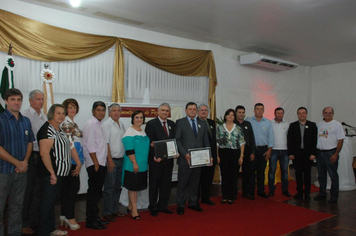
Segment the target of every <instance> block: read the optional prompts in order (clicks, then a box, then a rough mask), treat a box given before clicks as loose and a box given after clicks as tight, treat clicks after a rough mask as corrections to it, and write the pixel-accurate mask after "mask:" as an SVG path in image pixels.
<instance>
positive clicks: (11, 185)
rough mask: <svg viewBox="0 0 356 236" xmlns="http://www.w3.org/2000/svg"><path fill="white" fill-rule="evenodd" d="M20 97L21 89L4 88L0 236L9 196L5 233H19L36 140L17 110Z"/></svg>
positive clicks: (0, 128)
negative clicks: (30, 161) (30, 159)
mask: <svg viewBox="0 0 356 236" xmlns="http://www.w3.org/2000/svg"><path fill="white" fill-rule="evenodd" d="M22 99H23V96H22V93H21V91H20V90H18V89H15V88H12V89H9V90H7V91H6V92H5V96H4V100H5V103H6V106H7V107H6V110H5V111H4V112H3V113H1V114H0V235H4V223H3V216H4V209H5V204H6V200H7V198H9V199H10V201H9V210H8V212H9V214H8V219H7V222H8V223H7V227H8V230H7V234H8V235H21V228H22V215H21V214H22V204H23V200H24V196H25V188H26V184H27V173H26V172H27V168H28V160H29V158H30V155H31V151H32V142H33V141H34V140H35V138H34V136H33V132H32V129H31V122H30V120H29V119H28V118H27V117H25V116H22V114H21V113H20V108H21V104H22Z"/></svg>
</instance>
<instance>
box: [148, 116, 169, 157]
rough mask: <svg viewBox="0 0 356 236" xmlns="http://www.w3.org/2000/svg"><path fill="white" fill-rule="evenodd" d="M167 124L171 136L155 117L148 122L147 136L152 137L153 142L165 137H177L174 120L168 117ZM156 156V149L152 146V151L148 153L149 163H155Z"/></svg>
mask: <svg viewBox="0 0 356 236" xmlns="http://www.w3.org/2000/svg"><path fill="white" fill-rule="evenodd" d="M166 126H167V129H168V132H169V137H167V135H166V132H164V128H163V126H162V123H161V121H160V120H159V119H158V118H155V119H153V120H150V121H148V122H147V124H146V128H145V132H146V134H147V136H148V137H149V138H150V140H151V142H152V141H153V142H154V141H160V140H165V139H175V135H176V124H175V123H174V122H173V121H171V120H168V119H167V123H166ZM154 156H155V149H154V148H153V147H151V146H150V151H149V154H148V164H152V163H155V162H154V160H153V158H154ZM162 161H165V160H162ZM172 164H173V161H172Z"/></svg>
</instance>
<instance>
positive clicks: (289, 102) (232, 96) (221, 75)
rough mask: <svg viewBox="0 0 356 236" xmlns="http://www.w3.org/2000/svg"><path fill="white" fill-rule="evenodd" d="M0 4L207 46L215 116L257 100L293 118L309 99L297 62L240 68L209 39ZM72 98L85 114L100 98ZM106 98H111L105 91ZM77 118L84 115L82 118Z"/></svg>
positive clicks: (169, 42) (145, 37) (54, 19)
mask: <svg viewBox="0 0 356 236" xmlns="http://www.w3.org/2000/svg"><path fill="white" fill-rule="evenodd" d="M0 8H1V9H3V10H6V11H10V12H12V13H15V14H19V15H22V16H24V17H28V18H31V19H34V20H37V21H41V22H44V23H47V24H51V25H55V26H59V27H63V28H67V29H71V30H76V31H80V32H86V33H94V34H100V35H112V36H117V37H124V38H132V39H135V40H140V41H145V42H149V43H155V44H160V45H164V46H171V47H179V48H188V49H204V50H212V51H213V53H214V58H215V63H216V70H217V78H218V86H217V91H216V95H217V116H218V117H220V116H223V115H224V112H225V110H226V109H228V108H230V107H231V108H235V106H236V105H238V104H241V105H244V106H245V107H246V115H247V116H252V115H253V105H254V104H255V103H256V102H262V103H264V104H265V108H266V113H265V116H266V117H268V118H273V110H274V108H275V107H277V106H282V107H284V108H285V110H286V116H285V118H286V120H291V121H293V120H296V114H295V111H296V109H297V108H298V107H299V106H306V107H308V108H309V106H310V99H308V98H309V95H310V91H311V90H310V88H311V81H310V73H309V69H308V68H307V67H303V66H300V67H298V68H297V69H294V70H291V71H284V72H272V71H268V70H263V69H256V68H253V67H244V66H240V65H239V62H238V61H237V57H238V55H240V54H242V53H243V52H239V51H236V50H232V49H228V48H224V47H222V46H220V45H217V44H213V43H207V42H198V41H194V40H189V39H184V38H179V37H176V36H170V35H166V34H162V33H156V32H152V31H147V30H143V29H139V28H135V27H130V26H126V25H120V24H116V23H113V22H106V21H103V20H98V19H93V18H89V17H85V16H80V15H75V14H72V13H66V12H62V11H58V10H53V9H48V8H44V7H40V6H37V5H31V4H28V3H26V2H21V1H14V0H2V1H1V2H0ZM44 13H45V14H44ZM48 16H50V17H48ZM15 47H16V46H15ZM15 50H16V49H14V51H15ZM32 89H35V88H29V89H28V90H29V91H30V90H32ZM197 92H199V91H197ZM24 93H25V92H24ZM25 94H26V93H25ZM55 96H56V95H55ZM59 96H60V95H59ZM57 97H58V96H57ZM66 97H67V96H66ZM72 97H74V98H77V97H79V100H78V101H79V102H80V104H81V112H80V114H78V116H79V115H82V114H84V113H85V112H86V113H85V114H88V113H89V114H90V112H89V110H88V111H85V110H84V109H88V107H89V105H90V104H91V103H92V100H93V101H95V100H99V98H98V99H97V98H96V97H95V96H92V97H90V98H85V97H83V98H82V97H80V96H77V95H76V94H73V96H72ZM108 99H110V97H109V96H108ZM88 100H90V102H88ZM82 102H84V105H82ZM86 103H88V104H86ZM25 105H26V104H24V106H25ZM82 107H83V109H82ZM78 118H79V119H80V120H81V119H83V120H84V118H81V117H78ZM78 123H79V122H78ZM79 125H80V123H79Z"/></svg>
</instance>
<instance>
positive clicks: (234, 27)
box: [21, 0, 356, 66]
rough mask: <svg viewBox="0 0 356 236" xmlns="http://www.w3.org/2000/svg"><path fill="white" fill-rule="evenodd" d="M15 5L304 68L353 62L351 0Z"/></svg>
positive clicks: (355, 12)
mask: <svg viewBox="0 0 356 236" xmlns="http://www.w3.org/2000/svg"><path fill="white" fill-rule="evenodd" d="M21 1H24V2H28V3H32V4H37V5H41V6H45V7H50V8H54V9H58V10H63V11H68V12H72V13H76V14H80V15H85V16H89V17H94V18H100V19H104V20H108V21H111V22H117V23H121V24H127V25H130V26H134V27H138V28H142V29H147V30H152V31H156V32H161V33H165V34H170V35H175V36H179V37H184V38H188V39H193V40H198V41H202V42H210V43H214V44H218V45H222V46H223V47H227V48H231V49H236V50H239V51H244V52H257V53H261V54H266V55H269V56H273V57H278V58H281V59H284V60H289V61H293V62H296V63H298V64H301V65H306V66H318V65H326V64H336V63H343V62H350V61H356V0H82V4H81V6H80V7H79V8H72V7H71V6H70V5H69V0H21Z"/></svg>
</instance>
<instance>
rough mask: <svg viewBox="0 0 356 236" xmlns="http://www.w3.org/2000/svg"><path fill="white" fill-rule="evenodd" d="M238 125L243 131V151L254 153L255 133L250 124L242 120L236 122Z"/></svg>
mask: <svg viewBox="0 0 356 236" xmlns="http://www.w3.org/2000/svg"><path fill="white" fill-rule="evenodd" d="M236 123H237V125H238V126H240V128H241V130H242V132H243V133H244V139H245V141H246V143H245V153H247V151H248V153H249V154H255V153H256V144H255V135H254V133H253V129H252V125H251V123H250V122H248V121H247V120H244V121H243V122H242V123H240V122H238V121H237V122H236Z"/></svg>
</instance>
